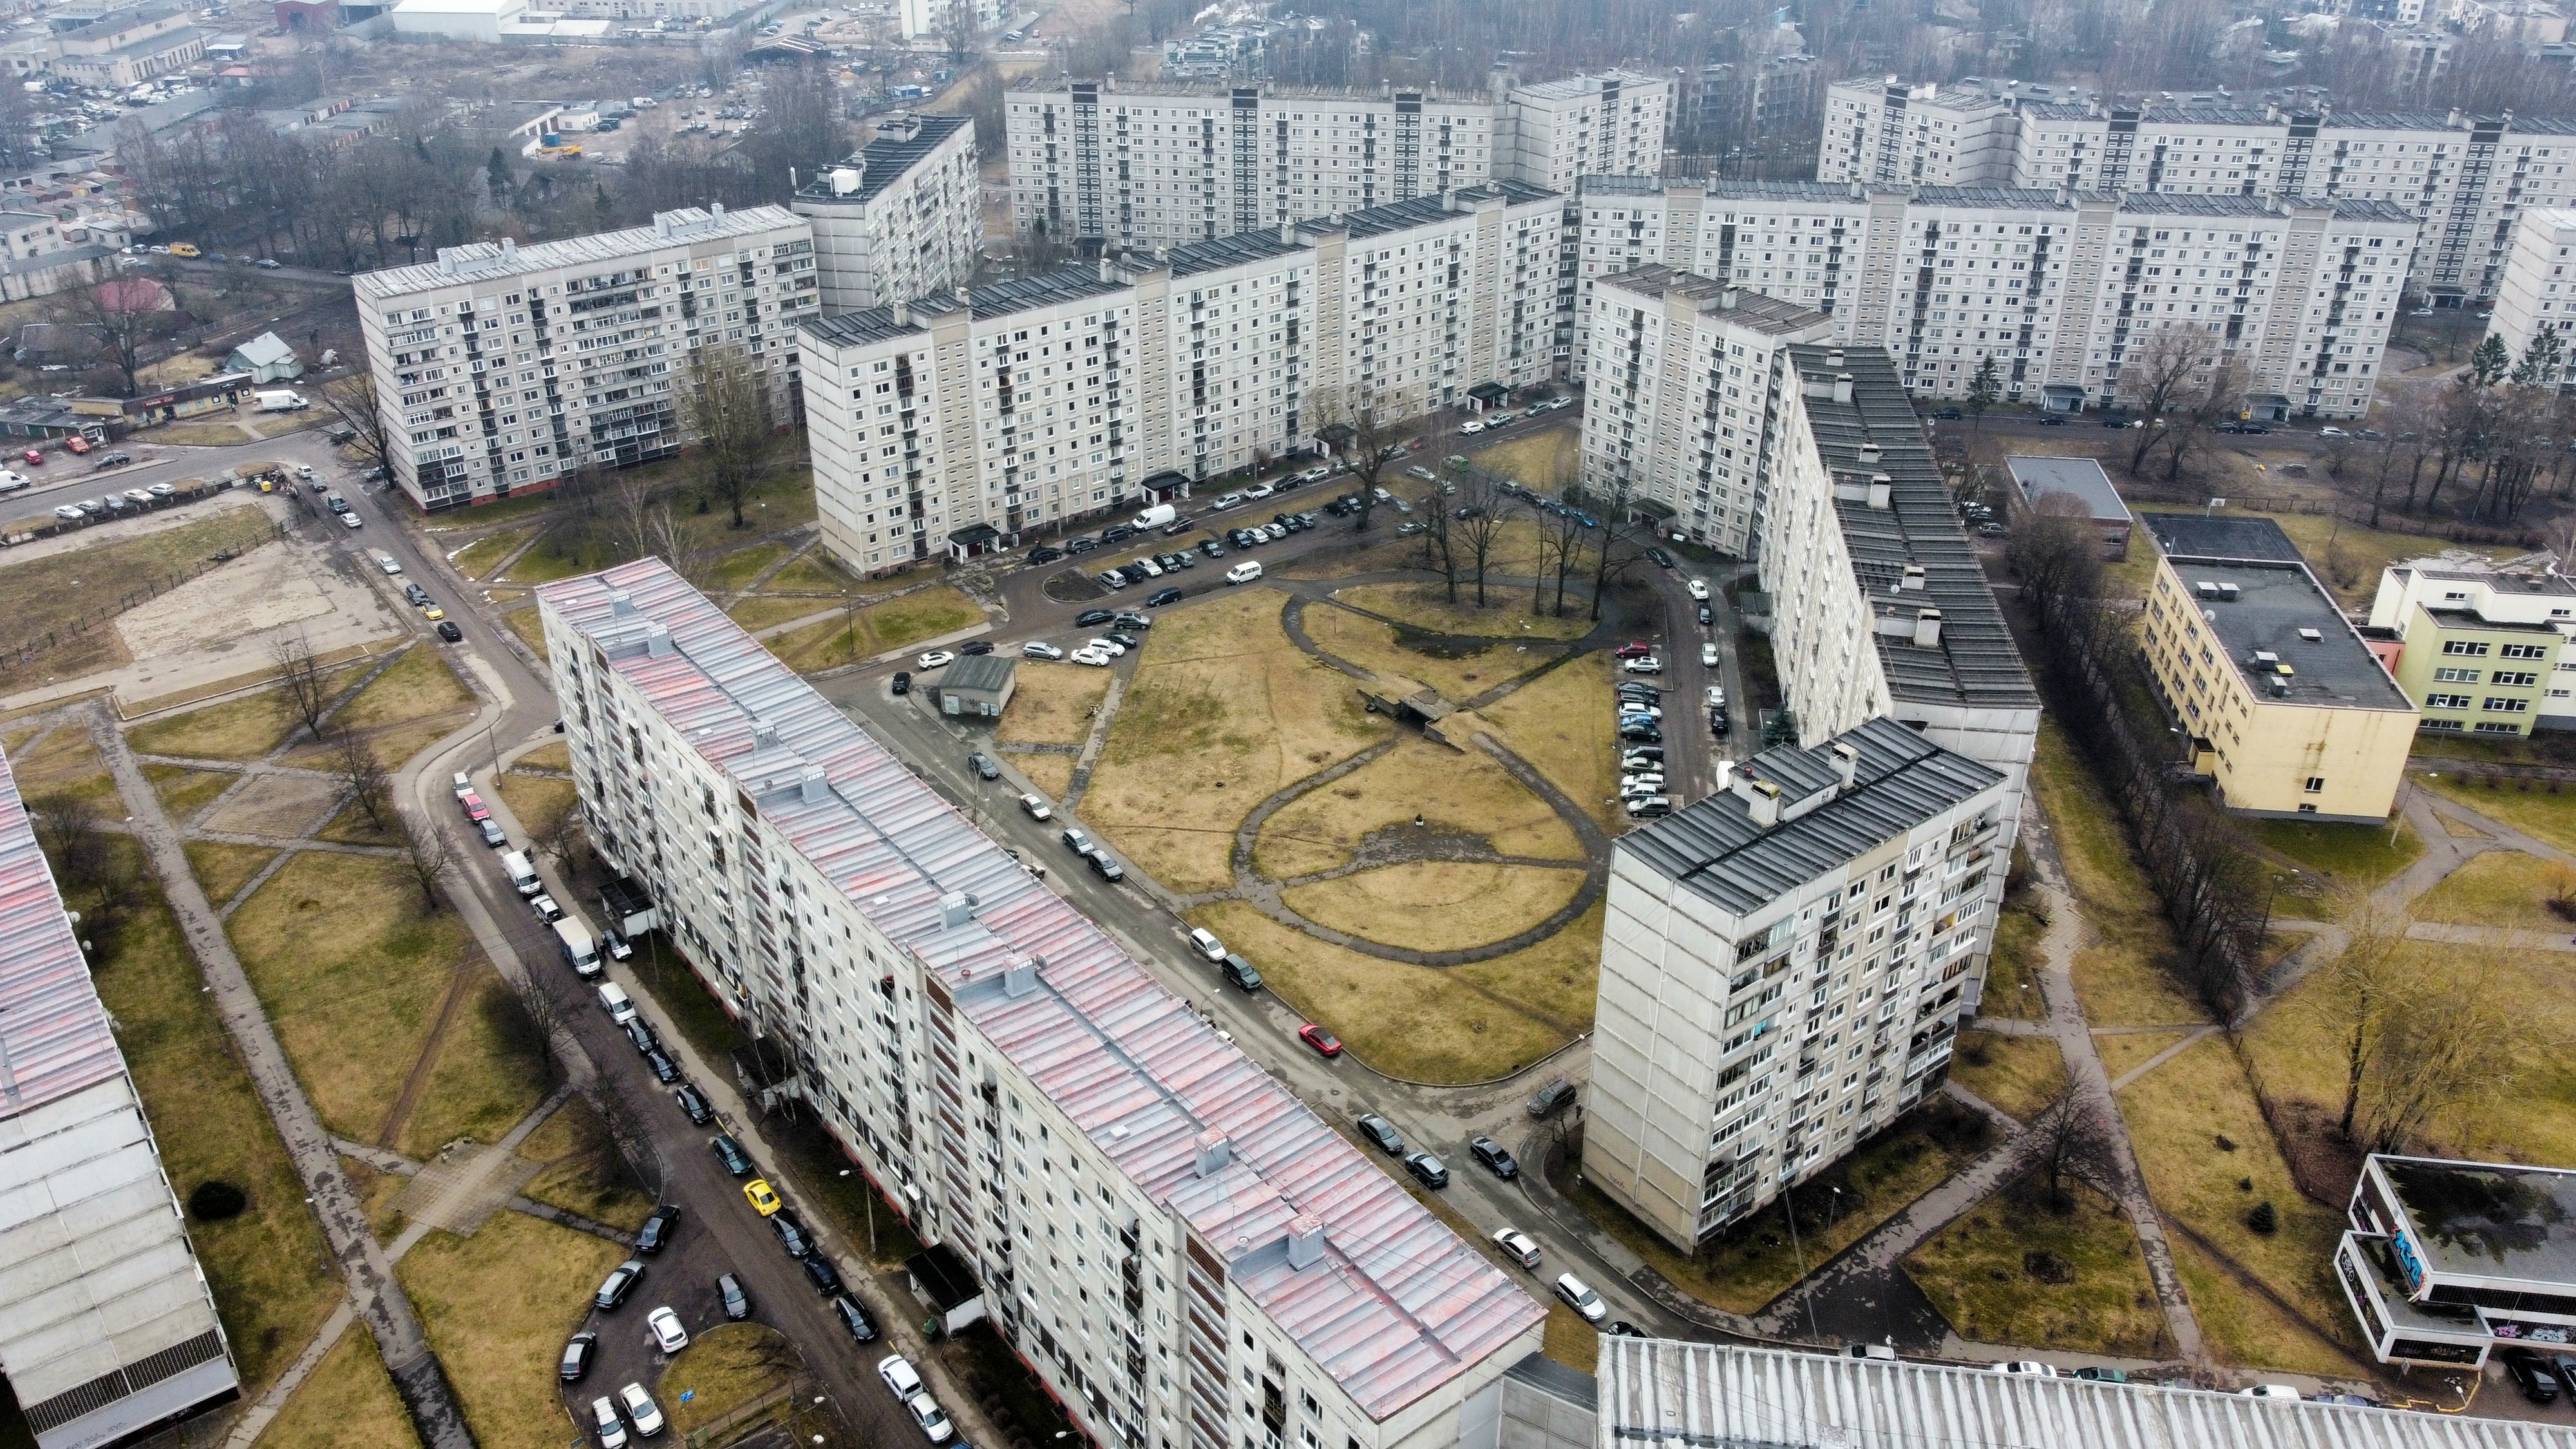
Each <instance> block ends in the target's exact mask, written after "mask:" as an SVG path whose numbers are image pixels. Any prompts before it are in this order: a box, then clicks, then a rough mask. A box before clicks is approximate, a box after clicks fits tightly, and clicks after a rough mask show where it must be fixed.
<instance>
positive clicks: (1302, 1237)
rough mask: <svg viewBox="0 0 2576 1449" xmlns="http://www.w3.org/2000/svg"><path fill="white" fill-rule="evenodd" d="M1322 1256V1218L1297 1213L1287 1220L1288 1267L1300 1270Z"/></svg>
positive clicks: (1290, 1269)
mask: <svg viewBox="0 0 2576 1449" xmlns="http://www.w3.org/2000/svg"><path fill="white" fill-rule="evenodd" d="M1323 1256H1324V1220H1323V1219H1322V1218H1319V1217H1317V1216H1315V1215H1314V1214H1313V1213H1299V1214H1297V1216H1295V1217H1293V1218H1290V1219H1289V1220H1288V1269H1289V1271H1290V1272H1301V1271H1303V1270H1305V1269H1307V1268H1311V1267H1313V1266H1315V1262H1316V1260H1317V1259H1319V1258H1321V1257H1323Z"/></svg>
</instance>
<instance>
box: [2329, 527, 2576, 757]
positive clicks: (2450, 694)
mask: <svg viewBox="0 0 2576 1449" xmlns="http://www.w3.org/2000/svg"><path fill="white" fill-rule="evenodd" d="M2370 622H2371V624H2372V625H2373V626H2374V627H2375V628H2379V629H2384V630H2387V631H2388V632H2389V633H2391V634H2393V635H2395V636H2396V638H2397V640H2398V641H2399V642H2398V649H2397V656H2396V659H2395V661H2394V662H2393V663H2392V664H2391V666H2390V672H2391V673H2393V674H2395V675H2396V676H2397V683H2398V686H2399V687H2400V688H2402V689H2404V690H2405V691H2406V694H2407V697H2408V698H2410V699H2412V700H2414V701H2415V704H2416V707H2417V708H2418V709H2420V710H2422V711H2423V712H2424V718H2423V720H2422V722H2421V724H2420V726H2419V727H2420V728H2422V729H2424V730H2426V731H2428V732H2430V731H2436V730H2438V731H2445V732H2465V733H2470V734H2525V733H2528V732H2529V731H2531V730H2535V729H2543V730H2564V729H2576V581H2571V580H2570V579H2569V578H2568V577H2567V576H2566V575H2565V574H2563V573H2561V572H2559V568H2558V560H2557V559H2555V558H2553V557H2551V556H2549V555H2547V554H2539V555H2535V556H2532V557H2527V558H2520V559H2514V560H2510V561H2508V562H2506V563H2503V564H2497V563H2494V562H2492V561H2490V560H2488V559H2486V558H2483V557H2481V556H2479V555H2476V554H2471V553H2467V552H2465V551H2461V552H2456V553H2453V554H2446V555H2444V556H2442V557H2439V558H2426V559H2416V560H2414V561H2413V562H2411V563H2402V564H2391V565H2389V566H2388V567H2387V568H2386V569H2384V570H2382V571H2381V573H2380V576H2379V591H2378V593H2377V594H2375V595H2374V596H2373V597H2372V599H2371V602H2370ZM2508 636H2511V637H2508ZM2462 685H2474V686H2477V688H2475V689H2462V688H2459V687H2458V686H2462ZM2437 686H2438V688H2437ZM2491 688H2500V689H2501V690H2502V691H2503V692H2505V693H2506V694H2519V695H2520V696H2522V697H2525V698H2527V699H2528V700H2529V701H2530V704H2529V709H2528V711H2527V712H2523V711H2493V710H2488V709H2486V708H2485V707H2484V706H2485V704H2486V702H2487V700H2488V699H2489V698H2491V697H2493V696H2491V695H2490V694H2489V692H2488V691H2489V690H2490V689H2491ZM2436 693H2439V694H2441V695H2444V696H2446V698H2445V699H2444V700H2443V703H2442V704H2440V705H2438V706H2436V705H2434V704H2433V703H2431V701H2432V698H2433V696H2434V695H2435V694H2436ZM2463 697H2468V699H2469V702H2468V703H2466V704H2463V703H2460V702H2459V701H2460V700H2461V699H2462V698H2463Z"/></svg>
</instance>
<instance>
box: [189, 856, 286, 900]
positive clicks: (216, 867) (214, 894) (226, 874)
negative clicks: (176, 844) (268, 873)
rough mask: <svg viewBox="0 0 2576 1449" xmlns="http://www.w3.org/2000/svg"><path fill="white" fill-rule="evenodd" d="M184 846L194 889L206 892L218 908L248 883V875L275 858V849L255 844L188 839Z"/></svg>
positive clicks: (249, 876) (257, 872)
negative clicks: (193, 877)
mask: <svg viewBox="0 0 2576 1449" xmlns="http://www.w3.org/2000/svg"><path fill="white" fill-rule="evenodd" d="M184 848H185V849H186V850H187V852H188V868H189V869H190V870H192V871H194V872H196V876H197V888H198V889H199V890H202V891H204V892H205V893H206V899H207V900H209V901H211V902H213V903H214V905H215V907H216V909H218V910H220V909H222V908H223V904H224V902H226V901H229V900H231V899H232V898H233V896H234V895H235V894H236V893H237V892H239V891H240V890H241V888H242V887H243V886H246V885H248V884H250V881H251V877H253V876H255V875H257V874H259V873H260V871H261V870H263V869H265V868H266V867H267V865H268V863H269V862H270V861H272V860H275V859H277V852H276V851H274V850H270V849H268V848H267V847H265V846H258V845H226V844H223V843H222V842H221V841H214V840H191V841H188V842H187V843H186V845H185V846H184Z"/></svg>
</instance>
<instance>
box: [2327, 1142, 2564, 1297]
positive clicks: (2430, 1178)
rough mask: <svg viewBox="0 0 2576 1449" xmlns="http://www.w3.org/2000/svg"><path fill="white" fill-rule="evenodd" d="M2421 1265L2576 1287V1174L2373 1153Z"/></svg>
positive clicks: (2460, 1275) (2455, 1272)
mask: <svg viewBox="0 0 2576 1449" xmlns="http://www.w3.org/2000/svg"><path fill="white" fill-rule="evenodd" d="M2370 1164H2371V1165H2372V1166H2373V1167H2376V1168H2377V1169H2379V1171H2380V1173H2381V1174H2382V1175H2384V1176H2385V1177H2386V1178H2387V1181H2388V1185H2389V1187H2390V1188H2392V1189H2394V1190H2395V1192H2396V1194H2397V1201H2398V1205H2399V1206H2401V1207H2403V1208H2404V1209H2405V1210H2406V1216H2407V1219H2408V1226H2409V1227H2411V1228H2412V1229H2413V1232H2412V1233H2411V1234H2410V1235H2409V1236H2410V1237H2411V1238H2412V1240H2413V1241H2414V1244H2415V1248H2416V1251H2417V1252H2419V1253H2420V1254H2422V1255H2423V1258H2424V1265H2425V1267H2426V1268H2428V1269H2429V1270H2431V1271H2433V1272H2436V1273H2443V1274H2448V1275H2450V1276H2452V1277H2456V1278H2519V1279H2523V1280H2526V1281H2529V1282H2533V1283H2547V1284H2554V1285H2559V1287H2560V1289H2561V1291H2564V1290H2565V1289H2567V1288H2576V1226H2571V1225H2576V1172H2571V1171H2569V1170H2567V1169H2566V1168H2562V1167H2524V1166H2520V1165H2517V1164H2513V1163H2502V1162H2454V1161H2447V1160H2444V1159H2440V1158H2431V1157H2388V1156H2381V1155H2377V1154H2374V1155H2373V1156H2372V1157H2371V1159H2370Z"/></svg>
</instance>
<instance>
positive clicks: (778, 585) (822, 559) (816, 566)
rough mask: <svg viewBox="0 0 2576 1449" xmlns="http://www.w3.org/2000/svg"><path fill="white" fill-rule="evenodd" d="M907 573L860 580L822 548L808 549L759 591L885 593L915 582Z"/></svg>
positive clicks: (788, 592)
mask: <svg viewBox="0 0 2576 1449" xmlns="http://www.w3.org/2000/svg"><path fill="white" fill-rule="evenodd" d="M917 582H919V580H916V579H915V578H913V577H912V575H911V574H909V573H902V574H890V575H888V576H887V577H885V578H881V579H866V580H861V579H857V578H854V577H852V576H851V575H850V574H849V573H848V572H847V571H845V570H843V569H842V568H841V566H840V565H838V564H836V563H834V562H832V556H831V554H829V553H827V552H825V551H824V550H823V549H821V548H809V549H807V550H805V552H804V553H803V554H801V555H799V556H798V557H797V559H796V561H795V562H793V563H791V564H789V565H788V566H787V567H785V568H783V569H780V570H779V571H778V572H776V573H774V574H771V575H770V576H769V582H768V583H766V584H764V585H762V586H761V591H762V592H764V593H771V594H830V595H833V596H834V597H838V596H839V595H841V594H842V593H844V592H846V591H847V590H848V589H849V588H850V587H851V586H852V585H856V586H857V587H858V588H859V590H860V591H861V592H863V593H884V592H887V591H889V590H893V589H899V588H902V587H904V586H905V585H907V584H912V583H917Z"/></svg>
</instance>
